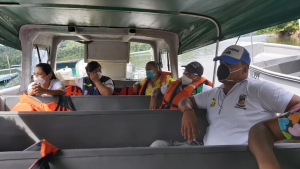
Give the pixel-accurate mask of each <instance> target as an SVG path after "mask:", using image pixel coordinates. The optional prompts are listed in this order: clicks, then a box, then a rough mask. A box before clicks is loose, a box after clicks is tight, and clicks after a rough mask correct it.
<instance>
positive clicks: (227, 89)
mask: <svg viewBox="0 0 300 169" xmlns="http://www.w3.org/2000/svg"><path fill="white" fill-rule="evenodd" d="M217 60H220V65H219V67H218V70H217V76H218V80H219V81H220V82H221V83H223V84H222V85H221V86H220V87H216V88H213V89H211V90H208V91H206V92H203V93H199V94H197V95H195V96H191V97H187V98H184V99H182V100H181V101H180V102H179V105H178V108H179V110H180V111H181V112H182V113H183V116H182V123H181V134H182V135H183V137H184V138H185V139H188V141H189V142H191V141H192V140H193V141H196V135H197V133H198V132H200V131H199V128H198V122H197V117H196V115H195V111H194V109H206V110H207V120H208V122H209V126H208V128H207V132H206V134H205V136H204V139H203V142H204V145H238V144H247V143H248V133H249V130H250V128H251V127H252V126H253V125H254V124H256V123H257V122H259V121H262V120H267V119H270V118H272V117H276V113H284V112H286V111H289V110H291V108H292V107H294V106H295V105H297V104H299V103H300V98H299V96H296V95H294V94H292V93H290V92H288V91H286V90H284V89H283V88H280V87H277V86H276V85H274V84H272V83H268V82H265V81H260V80H256V79H252V78H249V77H248V73H249V72H248V70H249V65H250V62H251V59H250V55H249V52H248V51H247V50H246V49H245V48H244V47H242V46H238V45H232V46H229V47H228V48H226V50H225V51H224V52H223V53H222V55H221V56H218V57H215V58H214V61H217ZM168 145H170V144H167V143H164V144H162V146H168ZM156 146H158V145H156Z"/></svg>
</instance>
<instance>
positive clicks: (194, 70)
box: [149, 61, 212, 110]
mask: <svg viewBox="0 0 300 169" xmlns="http://www.w3.org/2000/svg"><path fill="white" fill-rule="evenodd" d="M183 67H185V71H184V73H183V76H182V77H181V78H180V79H178V80H176V81H175V82H172V83H171V84H170V85H168V86H163V87H161V88H159V89H155V90H154V91H153V92H152V95H151V101H150V107H149V108H150V109H156V108H157V97H158V96H159V95H160V94H163V95H164V98H163V101H162V103H161V106H160V107H159V109H174V110H176V109H178V103H179V101H180V100H182V99H183V98H185V97H189V96H193V95H195V94H198V93H201V92H204V91H207V90H210V89H211V86H212V83H211V82H210V81H209V80H206V79H205V78H204V77H202V74H203V67H202V65H201V64H200V63H199V62H196V61H195V62H191V63H189V64H188V65H186V66H183Z"/></svg>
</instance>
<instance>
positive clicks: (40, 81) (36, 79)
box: [33, 74, 50, 85]
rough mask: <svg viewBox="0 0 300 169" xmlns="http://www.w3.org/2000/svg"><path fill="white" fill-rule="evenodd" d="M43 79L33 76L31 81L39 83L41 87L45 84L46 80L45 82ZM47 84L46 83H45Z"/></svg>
mask: <svg viewBox="0 0 300 169" xmlns="http://www.w3.org/2000/svg"><path fill="white" fill-rule="evenodd" d="M49 75H50V74H49ZM49 75H47V76H46V77H45V79H46V78H47V77H48V76H49ZM45 79H43V78H40V77H36V76H33V81H34V82H35V83H39V84H41V85H43V84H45V83H46V80H45ZM47 82H48V81H47Z"/></svg>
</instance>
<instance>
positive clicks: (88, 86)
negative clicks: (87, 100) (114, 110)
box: [63, 61, 114, 95]
mask: <svg viewBox="0 0 300 169" xmlns="http://www.w3.org/2000/svg"><path fill="white" fill-rule="evenodd" d="M85 69H86V73H87V75H88V77H82V78H79V79H76V80H65V81H63V83H64V85H65V86H69V85H72V86H78V87H80V88H81V89H82V94H83V95H112V94H113V91H114V84H113V81H112V80H111V78H110V77H107V76H103V75H102V72H101V65H100V64H99V63H98V62H95V61H92V62H90V63H88V65H87V66H86V67H85Z"/></svg>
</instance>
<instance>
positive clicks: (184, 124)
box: [181, 110, 200, 142]
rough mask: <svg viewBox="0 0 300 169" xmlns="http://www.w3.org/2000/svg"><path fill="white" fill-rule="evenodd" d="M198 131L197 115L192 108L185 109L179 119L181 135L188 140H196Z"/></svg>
mask: <svg viewBox="0 0 300 169" xmlns="http://www.w3.org/2000/svg"><path fill="white" fill-rule="evenodd" d="M197 133H200V130H199V125H198V122H197V117H196V115H195V112H194V110H186V111H185V112H184V113H183V116H182V121H181V135H182V136H183V137H184V138H185V139H188V141H189V142H191V141H192V137H193V141H196V135H197Z"/></svg>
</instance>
